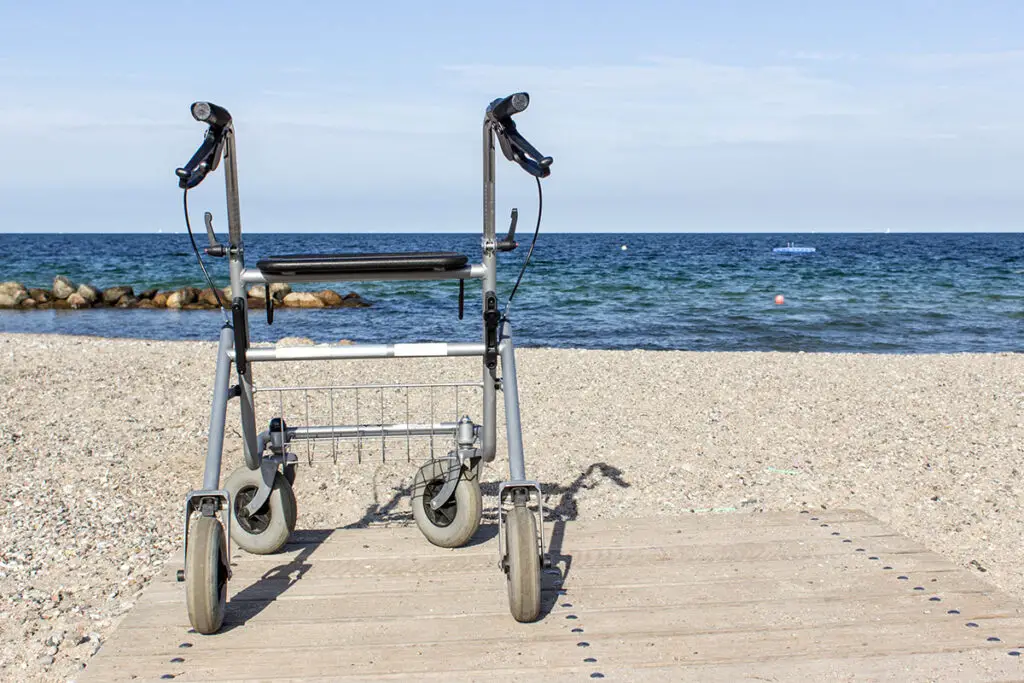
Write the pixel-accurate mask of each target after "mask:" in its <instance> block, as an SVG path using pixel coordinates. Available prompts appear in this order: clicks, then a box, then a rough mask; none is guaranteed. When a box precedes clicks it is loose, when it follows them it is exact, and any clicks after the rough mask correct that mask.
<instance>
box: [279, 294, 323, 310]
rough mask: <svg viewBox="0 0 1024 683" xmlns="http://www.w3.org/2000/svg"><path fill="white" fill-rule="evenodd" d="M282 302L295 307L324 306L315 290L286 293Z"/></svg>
mask: <svg viewBox="0 0 1024 683" xmlns="http://www.w3.org/2000/svg"><path fill="white" fill-rule="evenodd" d="M281 303H282V304H283V305H285V306H289V307H294V308H323V307H324V302H323V301H321V300H320V297H318V296H317V295H316V294H314V293H313V292H292V293H291V294H286V295H285V297H284V300H283V301H282V302H281Z"/></svg>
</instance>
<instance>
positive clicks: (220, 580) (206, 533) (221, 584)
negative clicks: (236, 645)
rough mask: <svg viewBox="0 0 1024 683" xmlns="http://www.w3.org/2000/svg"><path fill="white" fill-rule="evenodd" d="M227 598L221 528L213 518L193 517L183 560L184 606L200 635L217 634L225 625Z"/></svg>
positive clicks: (223, 543) (224, 548) (224, 550)
mask: <svg viewBox="0 0 1024 683" xmlns="http://www.w3.org/2000/svg"><path fill="white" fill-rule="evenodd" d="M227 598H228V567H227V548H226V546H225V542H224V527H223V526H221V523H220V521H218V520H217V518H216V517H204V516H199V517H196V518H194V520H193V521H192V529H191V530H190V531H189V534H188V554H187V555H186V557H185V604H186V605H187V607H188V620H189V621H190V622H191V623H192V628H194V629H195V630H196V631H198V632H199V633H203V634H210V633H216V632H217V630H218V629H220V626H221V624H222V623H224V612H225V610H226V606H227Z"/></svg>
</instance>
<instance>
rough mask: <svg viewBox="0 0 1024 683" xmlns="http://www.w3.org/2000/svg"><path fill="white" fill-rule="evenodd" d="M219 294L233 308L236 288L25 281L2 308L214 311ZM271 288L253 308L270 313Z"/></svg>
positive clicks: (356, 301) (307, 296)
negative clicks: (137, 288)
mask: <svg viewBox="0 0 1024 683" xmlns="http://www.w3.org/2000/svg"><path fill="white" fill-rule="evenodd" d="M218 294H219V295H220V298H221V300H222V301H223V303H224V305H225V306H230V302H231V288H230V287H225V288H224V289H222V290H219V291H217V292H214V290H212V289H198V288H196V287H183V288H182V289H177V290H169V291H160V290H159V289H156V288H153V289H147V290H145V291H141V292H136V291H135V289H134V288H133V287H130V286H127V285H119V286H116V287H108V288H107V289H104V290H101V289H98V288H97V287H93V286H92V285H87V284H78V285H76V284H75V283H73V282H72V281H71V280H70V279H69V278H67V277H65V276H63V275H58V276H57V277H55V278H53V286H52V287H51V288H50V289H40V288H37V287H26V286H25V285H23V284H21V283H20V282H4V283H2V284H0V308H8V309H11V308H13V309H19V310H48V309H54V308H57V309H74V310H78V309H83V308H168V309H173V310H186V311H193V310H211V309H214V308H217V307H218V305H219V303H218V301H217V295H218ZM267 295H268V291H267V287H266V286H264V285H257V286H255V287H250V288H249V291H248V302H249V308H266V306H267ZM269 295H270V297H271V298H272V299H273V303H274V306H284V307H286V308H366V307H367V306H369V305H370V304H369V302H367V301H366V300H364V299H363V298H362V297H361V296H359V295H358V294H356V293H355V292H349V293H348V294H345V295H342V294H339V293H338V292H335V291H333V290H330V289H324V290H321V291H319V292H293V291H292V288H291V286H290V285H288V284H286V283H274V284H271V285H270V290H269Z"/></svg>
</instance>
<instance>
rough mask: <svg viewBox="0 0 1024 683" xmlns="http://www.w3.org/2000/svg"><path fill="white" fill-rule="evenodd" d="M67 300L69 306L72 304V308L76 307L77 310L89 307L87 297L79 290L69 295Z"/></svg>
mask: <svg viewBox="0 0 1024 683" xmlns="http://www.w3.org/2000/svg"><path fill="white" fill-rule="evenodd" d="M67 302H68V306H70V307H71V308H74V309H75V310H77V309H79V308H89V302H88V301H86V300H85V297H83V296H82V295H81V294H79V293H78V292H75V293H74V294H72V295H71V296H69V297H68V298H67Z"/></svg>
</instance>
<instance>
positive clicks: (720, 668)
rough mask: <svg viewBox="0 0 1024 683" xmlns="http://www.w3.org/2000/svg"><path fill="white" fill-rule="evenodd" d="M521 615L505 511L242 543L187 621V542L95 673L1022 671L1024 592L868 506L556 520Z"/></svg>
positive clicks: (572, 677)
mask: <svg viewBox="0 0 1024 683" xmlns="http://www.w3.org/2000/svg"><path fill="white" fill-rule="evenodd" d="M545 530H546V532H547V535H548V537H549V539H550V545H551V551H552V557H553V560H554V561H555V563H556V567H557V571H551V573H548V574H546V575H545V577H544V583H545V592H544V601H543V603H544V607H543V611H544V616H543V618H542V619H541V620H540V621H539V622H537V623H534V624H517V623H515V622H514V621H513V620H512V618H511V617H510V616H509V614H508V607H507V599H506V594H505V584H504V577H503V575H502V574H501V573H500V572H499V570H498V569H497V539H495V538H494V534H495V528H494V526H484V527H481V532H480V534H479V535H478V536H479V538H478V539H475V542H474V544H472V545H470V546H468V547H466V548H460V549H457V550H442V549H439V548H434V547H433V546H430V545H429V544H428V543H427V542H426V541H424V540H423V538H422V537H421V536H420V535H419V533H418V532H417V530H416V529H415V528H413V527H409V528H389V529H355V530H332V531H305V532H297V533H296V534H295V536H294V538H293V541H295V542H293V543H290V544H289V545H288V546H287V547H286V548H285V550H284V551H282V553H280V554H277V555H272V556H264V557H257V556H251V555H247V554H245V553H242V552H240V551H238V550H237V549H235V550H234V551H233V563H234V565H235V566H234V577H233V579H232V582H231V584H230V598H229V603H228V613H227V621H226V624H225V627H224V630H223V631H222V632H221V633H219V634H217V635H213V636H200V635H197V634H195V633H192V632H190V629H189V624H188V617H187V615H186V612H185V595H184V584H182V583H177V582H175V581H174V578H173V575H174V571H175V570H176V569H178V568H179V567H180V566H181V561H180V560H181V558H180V556H179V557H176V558H174V560H173V561H172V562H171V563H170V564H169V566H168V567H167V569H166V571H165V572H164V573H163V575H161V577H160V578H159V579H157V580H155V581H154V583H153V584H152V585H151V586H150V587H149V588H148V589H147V590H146V591H145V592H144V594H143V597H142V598H141V599H140V601H139V603H138V605H137V606H136V607H135V608H134V610H133V611H132V612H131V613H130V614H129V615H128V616H127V617H126V618H125V620H124V621H123V623H122V624H121V626H120V627H119V628H118V629H117V631H116V632H115V633H114V634H113V635H112V636H111V637H110V639H109V640H108V641H107V642H106V643H105V644H104V645H103V647H102V649H101V650H100V652H99V654H98V655H97V656H96V657H94V658H93V659H92V660H91V661H90V663H89V666H88V668H87V669H86V671H85V672H83V676H82V677H80V679H79V680H82V681H144V680H171V679H173V680H181V681H236V680H267V681H286V680H288V681H293V680H294V681H299V680H316V681H328V680H330V681H344V680H431V681H456V680H467V681H468V680H479V681H493V680H498V679H502V680H513V681H519V680H523V681H526V680H544V681H581V680H590V679H593V678H606V679H610V680H620V681H648V680H659V681H737V680H758V681H789V680H795V681H802V682H804V681H823V680H872V681H874V680H887V681H900V682H903V681H918V680H920V681H925V680H949V681H974V680H1024V656H1021V652H1022V651H1024V606H1022V605H1021V604H1020V603H1019V602H1017V601H1015V600H1014V599H1012V598H1010V597H1009V596H1007V595H1006V594H1003V593H1000V592H998V591H996V590H995V589H993V588H992V587H990V586H988V585H986V584H984V583H982V582H981V581H979V580H978V579H977V578H975V577H974V576H972V575H971V574H970V573H968V572H967V571H965V570H961V569H958V568H957V567H955V566H954V565H953V564H951V563H950V562H949V561H947V560H945V559H943V558H941V557H939V556H937V555H935V554H934V553H931V552H928V551H927V550H925V549H923V548H922V547H921V546H919V545H917V544H916V543H913V542H911V541H909V540H907V539H906V538H903V537H902V536H899V535H897V534H894V533H893V532H892V531H890V530H888V529H886V528H885V527H883V526H882V525H881V524H879V523H878V522H877V521H876V520H874V519H873V518H871V517H870V516H868V515H865V514H863V513H861V512H855V511H834V512H828V513H819V514H815V513H780V514H751V515H740V514H728V515H694V516H689V517H680V518H670V519H642V520H606V521H588V522H559V523H546V524H545Z"/></svg>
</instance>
